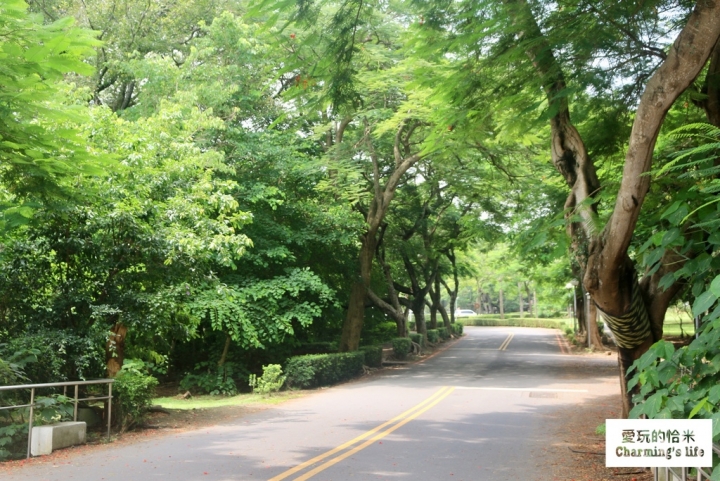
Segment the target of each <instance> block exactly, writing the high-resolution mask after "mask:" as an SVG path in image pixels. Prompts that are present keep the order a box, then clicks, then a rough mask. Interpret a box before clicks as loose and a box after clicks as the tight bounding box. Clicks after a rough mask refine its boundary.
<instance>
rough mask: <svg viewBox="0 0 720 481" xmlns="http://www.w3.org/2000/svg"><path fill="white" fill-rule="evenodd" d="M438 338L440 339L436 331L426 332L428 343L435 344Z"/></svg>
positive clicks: (429, 330)
mask: <svg viewBox="0 0 720 481" xmlns="http://www.w3.org/2000/svg"><path fill="white" fill-rule="evenodd" d="M439 338H440V334H439V333H438V330H437V329H428V331H427V339H428V342H431V343H433V344H435V343H436V342H438V340H439Z"/></svg>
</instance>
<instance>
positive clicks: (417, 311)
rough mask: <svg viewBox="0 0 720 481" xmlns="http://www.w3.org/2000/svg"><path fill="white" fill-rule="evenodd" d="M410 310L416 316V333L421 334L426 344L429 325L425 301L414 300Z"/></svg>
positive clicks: (422, 299) (421, 299)
mask: <svg viewBox="0 0 720 481" xmlns="http://www.w3.org/2000/svg"><path fill="white" fill-rule="evenodd" d="M410 309H411V310H412V311H413V315H414V316H415V332H417V333H418V334H421V335H422V337H423V339H424V340H425V342H427V325H426V324H425V299H424V298H420V299H419V300H418V298H414V299H413V300H412V303H411V306H410Z"/></svg>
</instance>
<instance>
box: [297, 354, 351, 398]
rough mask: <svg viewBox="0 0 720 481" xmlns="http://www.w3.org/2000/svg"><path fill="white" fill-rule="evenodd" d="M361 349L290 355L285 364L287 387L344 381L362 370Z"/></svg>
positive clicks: (302, 387)
mask: <svg viewBox="0 0 720 481" xmlns="http://www.w3.org/2000/svg"><path fill="white" fill-rule="evenodd" d="M364 363H365V353H364V352H363V351H355V352H341V353H337V354H308V355H306V356H295V357H291V358H290V359H288V361H287V365H286V366H285V372H286V374H287V379H286V381H285V382H286V383H287V385H288V386H289V387H295V388H301V389H304V388H309V387H318V386H328V385H330V384H335V383H337V382H340V381H346V380H348V379H352V378H353V377H355V376H358V375H359V374H360V373H362V372H363V365H364Z"/></svg>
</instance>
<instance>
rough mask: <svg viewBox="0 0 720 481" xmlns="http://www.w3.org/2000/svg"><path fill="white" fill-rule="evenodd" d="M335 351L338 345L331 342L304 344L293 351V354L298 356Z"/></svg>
mask: <svg viewBox="0 0 720 481" xmlns="http://www.w3.org/2000/svg"><path fill="white" fill-rule="evenodd" d="M337 351H338V344H337V342H333V341H319V342H304V343H302V344H300V346H298V347H297V349H294V352H296V353H299V354H326V353H329V352H337Z"/></svg>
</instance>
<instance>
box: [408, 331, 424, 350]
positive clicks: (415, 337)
mask: <svg viewBox="0 0 720 481" xmlns="http://www.w3.org/2000/svg"><path fill="white" fill-rule="evenodd" d="M410 340H411V341H412V342H414V343H415V344H417V345H419V346H420V348H421V349H422V347H423V344H425V338H424V337H423V335H422V334H418V333H417V332H413V333H412V334H410Z"/></svg>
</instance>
